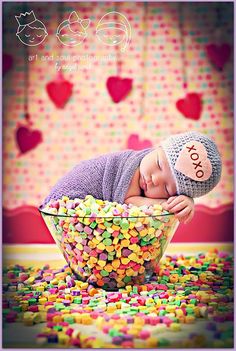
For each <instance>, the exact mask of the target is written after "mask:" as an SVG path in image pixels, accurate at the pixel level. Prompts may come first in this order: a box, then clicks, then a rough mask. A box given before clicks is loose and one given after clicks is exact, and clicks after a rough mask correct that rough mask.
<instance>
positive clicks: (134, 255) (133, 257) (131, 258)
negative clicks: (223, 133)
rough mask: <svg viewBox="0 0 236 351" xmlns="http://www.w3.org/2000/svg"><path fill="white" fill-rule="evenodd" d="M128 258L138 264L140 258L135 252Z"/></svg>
mask: <svg viewBox="0 0 236 351" xmlns="http://www.w3.org/2000/svg"><path fill="white" fill-rule="evenodd" d="M128 257H129V259H130V260H132V261H134V262H136V261H137V259H138V256H137V255H136V254H135V253H134V252H132V253H131V254H130V255H129V256H128Z"/></svg>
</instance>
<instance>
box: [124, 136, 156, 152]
mask: <svg viewBox="0 0 236 351" xmlns="http://www.w3.org/2000/svg"><path fill="white" fill-rule="evenodd" d="M127 146H128V149H133V150H143V149H147V148H149V147H152V143H151V141H150V140H148V139H144V140H142V141H141V140H140V139H139V136H138V134H131V135H130V136H129V138H128V142H127Z"/></svg>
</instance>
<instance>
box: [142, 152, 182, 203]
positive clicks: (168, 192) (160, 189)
mask: <svg viewBox="0 0 236 351" xmlns="http://www.w3.org/2000/svg"><path fill="white" fill-rule="evenodd" d="M139 171H140V178H139V186H140V188H141V189H143V191H144V195H145V197H149V198H151V199H167V198H169V197H170V196H174V195H176V193H177V188H176V183H175V180H174V177H173V175H172V172H171V169H170V166H169V163H168V161H167V158H166V155H165V152H164V151H163V149H162V148H161V147H160V146H159V147H157V149H155V150H153V151H151V152H150V153H149V154H147V155H146V156H145V157H144V158H143V159H142V161H141V163H140V168H139Z"/></svg>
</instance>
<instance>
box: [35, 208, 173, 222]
mask: <svg viewBox="0 0 236 351" xmlns="http://www.w3.org/2000/svg"><path fill="white" fill-rule="evenodd" d="M38 210H39V212H40V213H42V214H44V215H46V216H53V217H64V218H94V219H96V218H104V219H108V218H122V219H128V218H157V217H166V216H174V213H170V212H168V213H163V214H159V215H146V216H128V217H125V216H124V217H123V216H115V215H114V216H93V217H91V215H87V216H77V215H70V216H68V215H66V214H65V215H63V214H55V213H49V212H46V211H43V210H42V208H41V206H40V207H39V208H38Z"/></svg>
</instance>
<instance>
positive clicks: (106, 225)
mask: <svg viewBox="0 0 236 351" xmlns="http://www.w3.org/2000/svg"><path fill="white" fill-rule="evenodd" d="M104 225H105V227H111V226H112V222H108V221H105V222H104Z"/></svg>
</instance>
